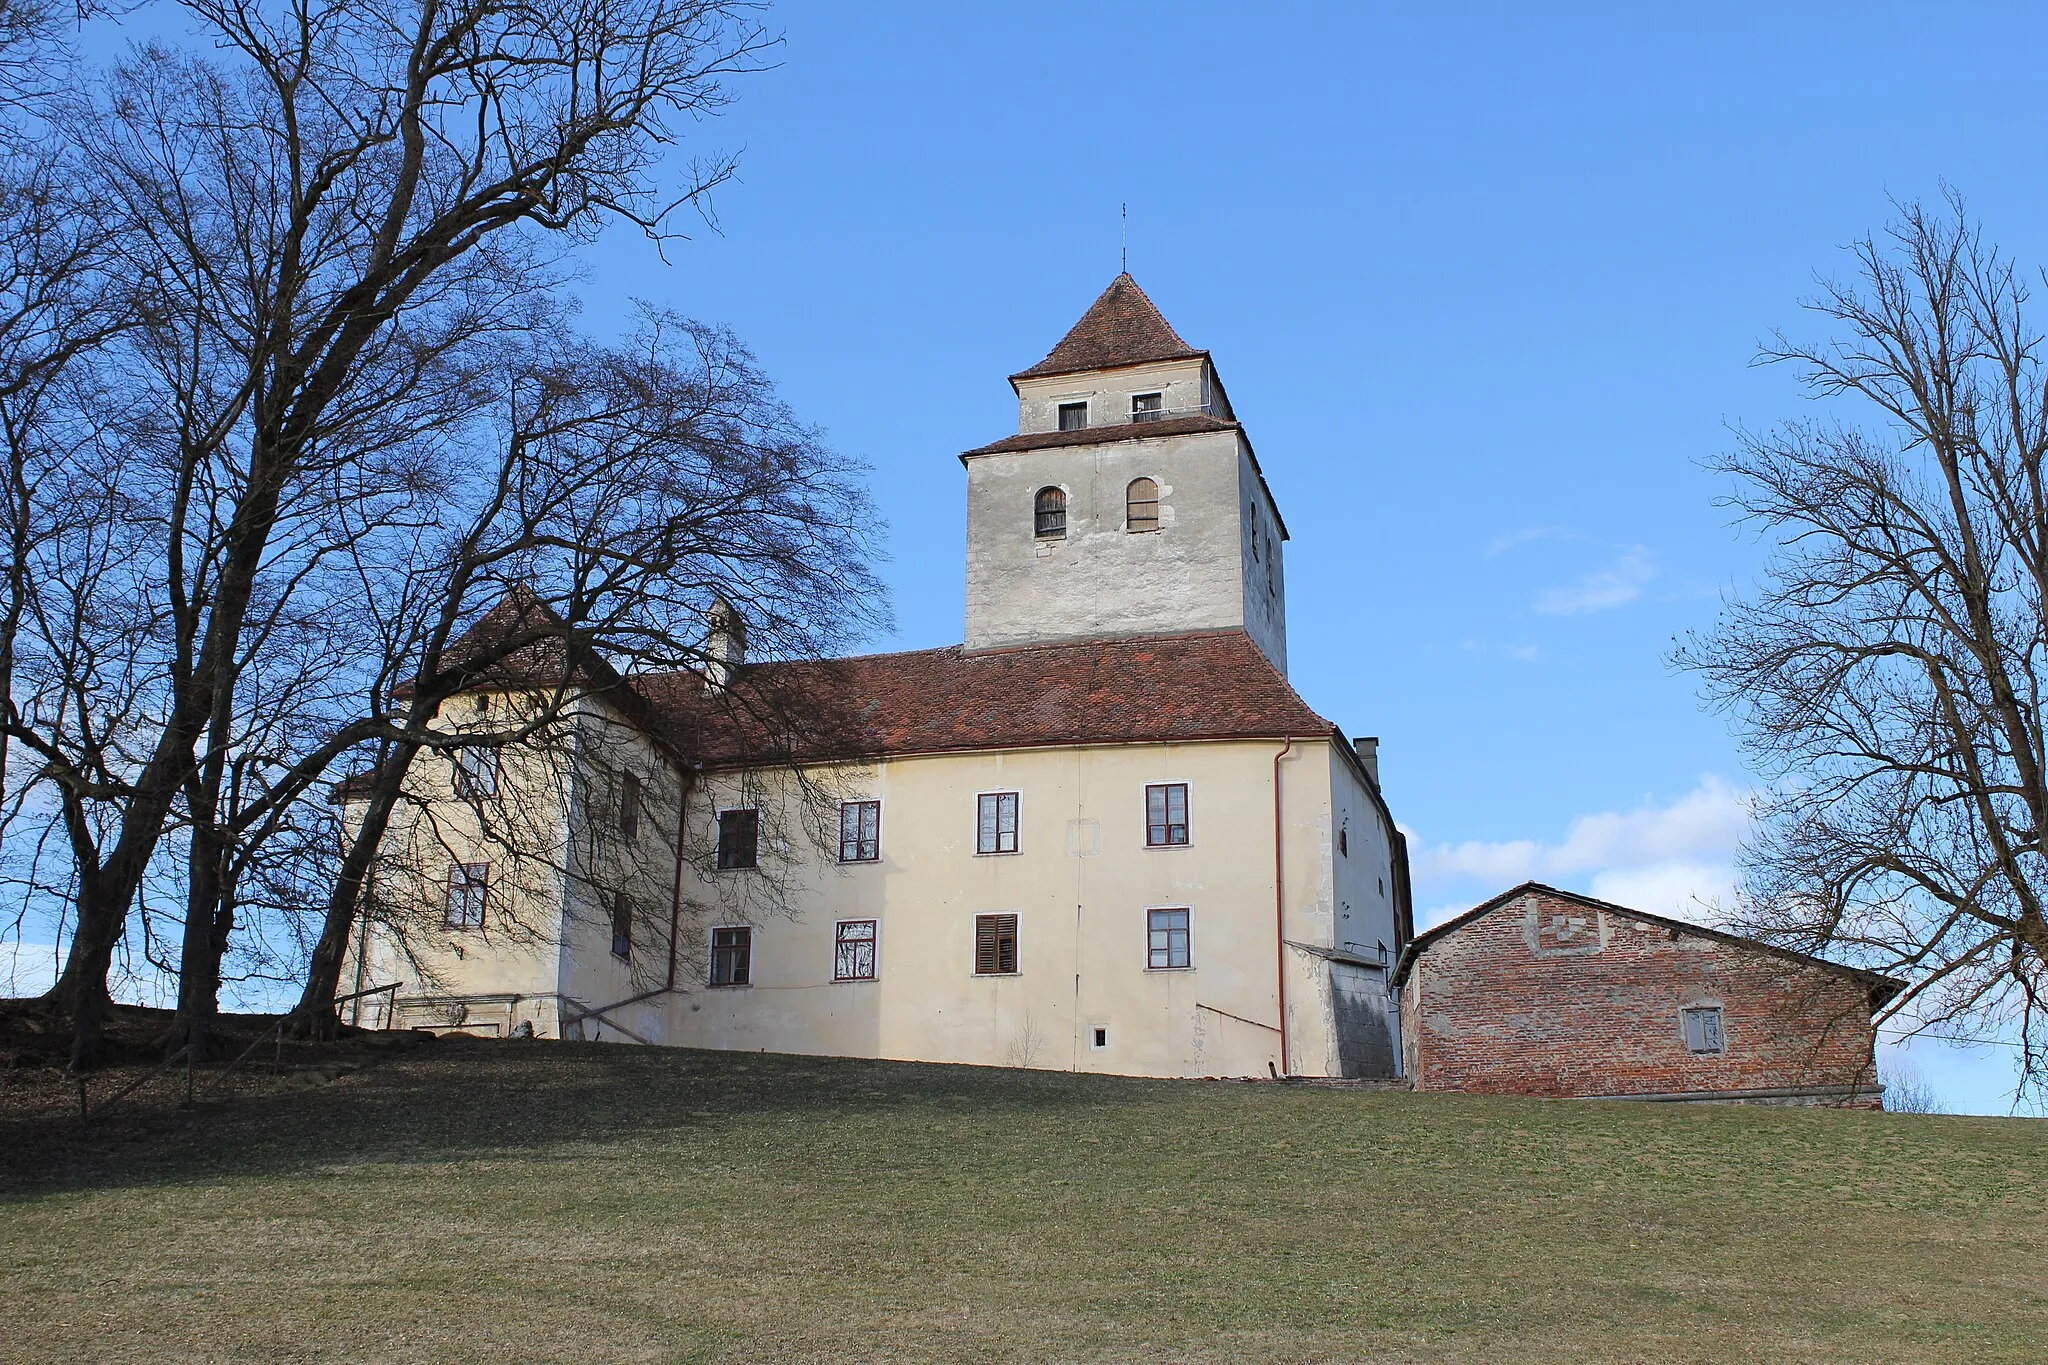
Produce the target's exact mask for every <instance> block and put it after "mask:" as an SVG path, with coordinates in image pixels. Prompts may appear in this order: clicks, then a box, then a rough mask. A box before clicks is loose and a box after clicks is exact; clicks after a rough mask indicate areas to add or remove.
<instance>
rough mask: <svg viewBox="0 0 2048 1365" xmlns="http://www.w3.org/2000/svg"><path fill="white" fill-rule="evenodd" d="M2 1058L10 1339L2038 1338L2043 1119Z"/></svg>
mask: <svg viewBox="0 0 2048 1365" xmlns="http://www.w3.org/2000/svg"><path fill="white" fill-rule="evenodd" d="M0 1079H4V1082H5V1084H4V1086H0V1098H4V1100H5V1105H4V1112H0V1284H4V1286H5V1288H4V1296H5V1303H4V1310H5V1311H4V1316H0V1356H4V1357H6V1358H8V1359H16V1360H35V1361H44V1360H150V1361H159V1360H200V1359H204V1360H265V1361H270V1360H338V1359H350V1360H420V1361H429V1360H490V1361H520V1362H525V1361H539V1360H551V1361H552V1360H560V1361H575V1362H579V1365H592V1363H594V1362H605V1361H615V1360H763V1359H774V1360H805V1359H809V1360H858V1359H876V1360H882V1359H886V1360H949V1361H950V1360H968V1359H974V1360H1018V1361H1039V1360H1179V1359H1189V1360H1243V1359H1253V1360H1333V1359H1378V1358H1384V1359H1397V1360H1409V1359H1413V1360H1497V1359H1503V1358H1507V1359H1557V1360H1724V1359H1745V1358H1756V1359H1763V1360H1787V1359H1790V1360H1858V1361H1863V1360H1874V1359H1889V1360H1901V1359H1904V1360H1963V1359H1970V1360H1988V1359H2010V1360H2041V1359H2044V1358H2048V1212H2044V1209H2048V1204H2044V1199H2043V1195H2044V1190H2048V1123H2041V1122H2036V1121H2028V1120H1996V1119H1959V1118H1919V1117H1909V1116H1897V1115H1881V1114H1860V1113H1836V1112H1816V1111H1796V1110H1770V1109H1747V1108H1735V1107H1720V1106H1712V1107H1700V1106H1694V1107H1682V1108H1681V1107H1661V1106H1649V1105H1618V1104H1581V1103H1572V1102H1565V1101H1553V1102H1543V1101H1517V1100H1497V1099H1486V1098H1468V1097H1437V1096H1413V1095H1407V1094H1394V1093H1362V1092H1357V1091H1345V1090H1329V1089H1312V1088H1307V1087H1291V1086H1290V1087H1282V1086H1274V1085H1245V1084H1231V1083H1177V1082H1155V1081H1129V1080H1115V1079H1104V1078H1090V1077H1076V1076H1069V1075H1063V1074H1052V1073H1042V1072H1017V1071H996V1070H979V1069H973V1068H961V1067H928V1066H913V1065H903V1064H892V1063H872V1062H847V1061H830V1060H818V1059H809V1058H797V1057H782V1056H767V1055H752V1054H718V1053H702V1052H679V1051H656V1050H651V1049H638V1048H631V1047H615V1046H609V1045H604V1044H588V1045H584V1044H569V1045H564V1044H548V1043H539V1044H532V1043H529V1044H520V1043H492V1042H483V1041H473V1040H448V1041H444V1042H441V1043H437V1044H432V1045H428V1046H423V1047H419V1048H416V1049H414V1050H412V1051H409V1052H405V1053H403V1054H400V1055H395V1056H392V1057H390V1058H389V1059H387V1060H383V1061H381V1062H378V1063H376V1064H374V1065H369V1066H366V1067H365V1068H364V1069H363V1070H360V1071H358V1072H356V1073H354V1074H350V1075H345V1076H342V1077H341V1078H340V1079H338V1080H334V1081H332V1082H331V1083H322V1078H321V1077H319V1076H317V1075H315V1076H313V1077H311V1078H302V1079H301V1080H300V1082H299V1083H297V1084H293V1085H290V1086H285V1085H283V1084H282V1083H281V1082H279V1081H273V1080H271V1079H270V1078H269V1077H267V1076H257V1077H252V1078H250V1081H249V1083H248V1085H247V1086H245V1087H243V1088H241V1089H238V1090H236V1091H234V1092H233V1093H232V1094H231V1096H230V1097H229V1098H227V1099H223V1100H215V1101H212V1102H209V1103H204V1104H202V1105H201V1106H199V1107H198V1108H197V1109H196V1110H193V1111H187V1112H180V1111H178V1110H176V1109H175V1108H173V1107H172V1100H173V1099H174V1098H175V1093H174V1089H173V1087H170V1086H168V1085H161V1084H160V1085H159V1086H158V1087H157V1088H153V1089H151V1090H147V1091H145V1092H143V1096H142V1097H141V1099H142V1102H141V1103H138V1104H135V1105H133V1106H132V1107H131V1106H128V1105H123V1106H121V1107H119V1108H117V1109H116V1110H114V1111H113V1113H112V1114H111V1115H110V1116H109V1117H108V1118H107V1119H106V1120H105V1121H104V1123H103V1124H101V1125H100V1126H99V1127H98V1128H97V1129H96V1130H95V1131H93V1132H91V1133H89V1134H86V1135H84V1136H81V1135H80V1134H79V1132H78V1129H77V1124H76V1112H75V1096H74V1097H73V1098H72V1100H71V1103H72V1105H73V1106H74V1108H72V1109H71V1110H70V1111H68V1112H67V1111H66V1109H65V1108H64V1103H63V1101H64V1096H65V1093H66V1092H65V1091H64V1090H63V1088H62V1084H61V1080H60V1078H59V1077H58V1076H57V1075H56V1073H55V1072H54V1071H48V1070H39V1069H16V1070H13V1071H5V1072H0ZM108 1084H109V1085H110V1084H111V1083H108ZM152 1097H153V1098H152Z"/></svg>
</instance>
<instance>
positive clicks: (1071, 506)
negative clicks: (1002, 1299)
mask: <svg viewBox="0 0 2048 1365" xmlns="http://www.w3.org/2000/svg"><path fill="white" fill-rule="evenodd" d="M1010 383H1011V386H1012V388H1013V389H1014V391H1015V393H1016V397H1017V405H1018V423H1017V431H1016V434H1014V435H1011V436H1006V437H1004V438H1003V439H1001V440H997V441H994V442H991V443H989V444H987V445H983V446H979V447H976V448H975V449H972V450H969V451H966V452H965V453H964V454H963V455H962V456H961V457H960V458H961V462H962V464H963V465H964V467H965V472H966V483H967V564H966V575H967V610H966V629H965V639H964V642H963V644H961V645H959V646H955V647H952V648H946V649H929V650H915V651H908V652H903V653H895V654H880V655H870V656H865V657H858V658H846V659H824V660H809V661H798V662H747V661H746V659H745V653H744V637H743V633H742V632H741V631H740V630H739V629H738V628H737V625H736V623H732V622H724V623H721V624H720V626H719V629H718V639H719V641H720V645H719V648H718V649H717V650H716V651H714V653H715V656H716V658H717V659H718V660H719V662H718V664H717V665H716V666H715V667H714V668H713V669H712V670H711V673H712V676H710V677H708V678H707V677H705V676H702V675H700V674H698V673H673V674H663V675H652V676H649V675H642V676H638V677H635V678H632V679H630V680H615V682H617V686H614V687H611V688H609V689H596V690H593V693H592V695H591V697H590V698H589V699H588V701H587V702H586V703H584V704H583V708H582V710H581V712H580V713H579V715H578V718H577V722H576V727H575V731H574V733H573V734H571V735H570V736H569V737H568V738H567V740H565V741H564V742H563V743H561V744H559V745H556V746H554V747H553V749H551V750H550V751H548V752H542V753H524V752H516V751H507V752H506V753H505V754H504V756H503V757H502V758H501V759H499V760H497V761H495V762H493V763H492V765H491V766H490V769H489V771H476V770H474V769H475V768H476V763H477V762H480V760H479V761H472V762H471V764H470V767H469V768H468V769H465V768H464V767H463V766H462V765H461V764H455V765H444V767H442V768H433V766H432V765H428V764H425V763H421V764H418V765H416V767H417V768H418V769H420V770H421V771H420V773H419V774H418V775H417V778H416V782H415V785H416V786H417V787H418V790H417V791H416V792H415V793H414V795H415V798H416V799H415V800H414V801H413V802H412V803H411V804H410V805H409V806H408V807H407V809H408V811H409V812H411V814H409V815H408V817H407V820H408V821H409V823H406V824H405V826H404V828H402V829H396V828H395V829H394V832H393V837H392V838H391V839H389V840H387V844H388V846H389V848H390V849H391V850H392V855H391V856H390V857H389V858H387V864H388V866H387V867H386V868H385V869H383V870H380V872H379V874H378V877H379V880H378V885H377V887H376V905H377V907H378V909H377V912H376V914H374V915H372V916H370V917H369V918H367V919H366V922H365V926H364V929H363V932H362V935H361V937H360V940H359V942H358V944H357V946H356V949H355V954H354V962H353V964H352V965H351V967H350V969H349V970H350V972H351V973H352V976H351V977H349V978H346V980H348V982H349V984H348V985H345V986H344V990H350V989H366V988H368V987H371V986H378V985H384V984H390V985H391V986H392V987H393V990H392V991H391V992H390V993H389V994H388V995H386V996H383V997H378V998H376V999H375V1001H374V1002H370V1001H365V1002H360V1003H359V1004H358V1005H357V1006H356V1008H357V1009H358V1010H359V1011H360V1012H361V1014H360V1017H361V1020H362V1022H364V1023H380V1022H382V1023H395V1024H399V1025H406V1026H424V1027H432V1028H440V1029H463V1030H467V1031H470V1032H483V1033H493V1034H502V1033H507V1032H511V1031H514V1030H518V1031H520V1032H525V1031H526V1030H527V1029H529V1028H530V1029H531V1030H532V1031H533V1032H534V1033H535V1034H537V1035H540V1036H544V1037H564V1038H586V1039H588V1038H597V1039H619V1040H623V1041H638V1042H643V1043H656V1044H668V1045H676V1046H686V1047H708V1048H737V1049H748V1050H755V1049H766V1050H768V1051H776V1052H797V1053H813V1054H831V1055H841V1056H857V1057H882V1058H895V1059H905V1060H919V1061H936V1062H963V1063H980V1064H991V1065H1014V1066H1037V1067H1057V1068H1062V1069H1074V1070H1084V1071H1101V1072H1113V1073H1120V1074H1128V1075H1149V1076H1243V1075H1253V1076H1267V1075H1272V1074H1290V1075H1302V1076H1318V1077H1339V1076H1342V1077H1373V1076H1390V1075H1393V1074H1395V1073H1396V1071H1397V1070H1398V1068H1399V1065H1400V1062H1399V1058H1400V1056H1401V1051H1402V1041H1401V1032H1400V1020H1399V1018H1398V1011H1397V1008H1396V1004H1395V1000H1394V997H1393V994H1392V992H1391V990H1390V987H1389V982H1388V979H1389V975H1390V972H1391V970H1392V968H1393V966H1394V964H1395V961H1396V960H1397V958H1398V957H1399V955H1400V953H1401V951H1402V950H1403V948H1404V947H1405V946H1406V945H1407V944H1408V942H1409V941H1410V940H1411V939H1412V938H1413V936H1414V935H1413V917H1412V910H1411V906H1410V901H1409V891H1408V876H1407V856H1406V852H1405V848H1404V845H1403V841H1402V838H1401V835H1400V833H1399V832H1398V831H1397V830H1396V828H1395V826H1394V822H1393V818H1392V816H1391V814H1390V813H1389V810H1388V807H1387V803H1386V801H1385V799H1384V797H1383V796H1382V794H1381V792H1380V787H1379V776H1378V767H1377V761H1378V760H1377V751H1376V750H1377V746H1376V742H1375V741H1372V740H1358V741H1356V742H1354V741H1352V740H1349V739H1347V738H1346V737H1345V733H1344V732H1343V731H1341V730H1339V729H1338V728H1337V727H1336V726H1334V725H1332V724H1331V723H1330V722H1329V721H1327V720H1325V719H1323V718H1322V717H1321V716H1319V715H1317V714H1316V712H1315V711H1314V710H1312V709H1311V708H1310V707H1309V706H1308V705H1307V704H1306V703H1305V702H1304V701H1303V700H1302V699H1301V698H1300V697H1299V696H1298V695H1297V694H1296V692H1295V691H1294V689H1293V688H1292V687H1291V686H1290V685H1289V683H1288V681H1287V675H1286V669H1287V630H1286V596H1285V592H1286V580H1285V576H1284V573H1283V571H1282V566H1283V549H1284V546H1285V543H1286V541H1287V530H1286V524H1285V522H1284V521H1283V520H1282V518H1281V515H1280V510H1279V508H1278V506H1277V505H1276V503H1275V501H1274V498H1273V495H1272V491H1271V490H1270V489H1269V488H1268V486H1267V484H1266V481H1265V477H1264V475H1263V474H1262V473H1261V471H1260V466H1259V461H1258V457H1257V456H1256V454H1255V453H1254V451H1253V448H1252V443H1251V440H1250V438H1249V436H1248V435H1247V433H1246V431H1245V429H1244V427H1243V425H1242V424H1241V423H1240V422H1239V420H1238V418H1237V416H1236V414H1235V412H1234V411H1233V409H1232V407H1231V404H1230V400H1229V397H1228V395H1227V394H1226V392H1225V390H1224V388H1223V384H1222V381H1221V380H1220V379H1219V377H1218V376H1217V373H1216V368H1215V366H1214V364H1213V362H1212V361H1211V358H1210V356H1209V354H1208V353H1207V352H1206V351H1201V350H1197V349H1195V348H1193V347H1191V346H1189V345H1188V344H1187V343H1186V342H1185V341H1183V340H1182V339H1181V338H1180V336H1179V335H1178V334H1177V333H1176V332H1175V331H1174V330H1173V328H1172V327H1170V326H1169V325H1168V324H1167V322H1166V320H1165V319H1164V318H1163V317H1162V316H1161V315H1160V314H1159V312H1158V310H1157V309H1155V308H1154V307H1153V305H1152V302H1151V300H1150V299H1148V298H1147V297H1146V296H1145V294H1144V293H1143V291H1141V290H1140V289H1139V288H1138V286H1137V284H1136V282H1135V281H1133V280H1132V279H1131V278H1130V276H1129V275H1122V276H1119V277H1118V278H1117V279H1116V280H1115V281H1114V282H1113V283H1112V284H1111V285H1110V286H1109V288H1108V289H1107V290H1106V291H1104V293H1103V294H1102V295H1101V296H1100V297H1099V298H1098V299H1096V301H1095V302H1094V304H1093V305H1092V306H1091V307H1090V308H1089V309H1088V310H1087V312H1086V313H1085V314H1084V315H1083V316H1082V318H1081V320H1080V321H1079V322H1078V323H1076V324H1075V326H1074V327H1073V329H1072V330H1071V331H1069V332H1068V334H1067V335H1066V337H1065V338H1064V339H1062V340H1061V341H1060V343H1059V344H1058V345H1057V346H1056V347H1054V348H1053V350H1052V352H1051V353H1050V354H1049V355H1047V356H1046V358H1045V359H1044V360H1042V361H1040V362H1039V363H1038V364H1036V365H1033V366H1032V367H1030V368H1029V369H1026V370H1023V371H1021V372H1019V373H1018V374H1015V375H1012V376H1011V378H1010ZM514 707H516V700H515V699H514V698H512V697H511V696H509V695H507V696H493V695H489V694H487V693H484V692H479V693H477V694H476V695H474V696H473V697H465V698H461V699H458V700H457V701H456V702H455V703H453V704H452V705H451V707H450V708H449V710H450V712H451V713H452V714H450V716H449V717H448V722H447V723H449V724H452V725H471V724H489V723H493V720H494V718H501V717H502V716H503V715H505V714H506V712H507V710H508V708H514ZM793 716H801V717H803V718H805V723H803V724H796V725H791V724H783V723H780V722H779V721H778V720H777V718H778V717H793ZM460 752H466V751H460ZM482 752H487V751H482ZM430 768H431V769H432V770H431V771H430V770H429V769H430ZM480 797H485V798H488V800H483V799H480ZM508 806H510V807H516V813H507V811H506V807H508ZM515 826H516V827H517V828H518V830H519V831H521V832H522V833H521V837H519V838H514V837H512V832H513V829H514V827H515Z"/></svg>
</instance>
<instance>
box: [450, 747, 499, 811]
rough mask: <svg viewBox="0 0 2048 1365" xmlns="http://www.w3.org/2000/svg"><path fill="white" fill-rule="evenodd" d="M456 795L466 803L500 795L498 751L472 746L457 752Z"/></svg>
mask: <svg viewBox="0 0 2048 1365" xmlns="http://www.w3.org/2000/svg"><path fill="white" fill-rule="evenodd" d="M455 794H456V795H457V796H459V797H461V798H462V799H463V800H465V801H474V800H476V799H477V798H478V797H480V796H496V795H497V794H498V750H497V748H496V746H494V745H472V746H469V747H466V748H461V749H457V750H456V751H455Z"/></svg>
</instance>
